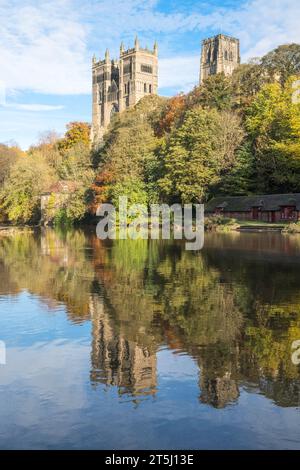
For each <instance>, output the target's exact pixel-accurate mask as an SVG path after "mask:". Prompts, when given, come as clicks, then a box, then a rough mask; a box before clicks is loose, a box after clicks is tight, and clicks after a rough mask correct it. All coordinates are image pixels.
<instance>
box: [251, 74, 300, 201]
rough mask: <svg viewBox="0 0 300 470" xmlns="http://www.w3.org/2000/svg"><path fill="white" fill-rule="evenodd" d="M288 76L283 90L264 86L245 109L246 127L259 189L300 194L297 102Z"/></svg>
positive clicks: (299, 118) (292, 80) (293, 78)
mask: <svg viewBox="0 0 300 470" xmlns="http://www.w3.org/2000/svg"><path fill="white" fill-rule="evenodd" d="M295 78H296V77H290V79H289V80H287V82H286V83H285V85H284V87H283V88H282V87H281V85H280V84H279V83H273V84H269V85H266V86H264V87H263V88H262V90H261V92H260V93H259V94H258V95H257V97H256V99H255V100H254V101H253V103H252V104H251V106H250V107H249V109H248V110H247V113H246V115H247V118H246V128H247V130H248V133H249V136H250V138H251V139H252V145H253V149H254V152H255V159H256V163H255V164H256V173H257V175H258V178H259V181H258V189H259V190H264V191H267V192H269V191H270V192H291V191H296V192H297V191H300V103H294V102H293V100H292V95H293V93H294V91H295V89H294V88H293V83H294V81H295Z"/></svg>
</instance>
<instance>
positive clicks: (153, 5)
mask: <svg viewBox="0 0 300 470" xmlns="http://www.w3.org/2000/svg"><path fill="white" fill-rule="evenodd" d="M299 19H300V2H299V0H247V1H238V0H223V1H221V0H210V1H205V0H203V1H202V0H89V1H87V0H46V1H43V0H38V1H35V0H0V142H4V143H12V142H16V143H17V144H19V145H20V146H21V147H22V148H24V149H26V148H28V147H29V146H30V145H31V144H34V143H36V142H37V141H38V140H39V138H40V136H41V135H42V134H43V133H45V132H47V131H50V130H51V131H52V130H55V131H56V132H58V133H60V134H62V133H63V132H64V130H65V125H66V124H67V123H68V122H70V121H75V120H80V121H89V122H90V121H91V58H92V56H93V54H94V53H95V54H96V56H97V58H100V57H101V58H103V57H104V53H105V49H106V48H107V47H108V48H109V49H110V54H111V57H112V58H113V57H114V58H117V57H118V52H119V46H120V43H121V41H123V42H124V44H125V46H127V45H130V46H131V47H132V46H133V42H134V38H135V36H136V34H137V35H138V36H139V39H140V43H141V46H142V47H144V46H146V45H147V46H149V47H152V46H153V43H154V41H155V40H157V41H158V45H159V94H161V95H164V96H172V95H174V94H176V93H178V92H180V91H184V92H186V91H188V90H190V89H192V88H193V86H194V85H195V84H197V82H198V80H199V67H200V50H201V41H202V40H203V39H204V38H206V37H210V36H212V35H215V34H218V33H223V34H229V35H231V36H235V37H237V38H239V39H240V41H241V56H242V62H246V61H247V60H248V59H250V58H252V57H258V56H262V55H264V54H265V53H266V52H268V51H270V50H272V49H273V48H275V47H276V46H278V45H279V44H287V43H291V42H298V43H300V26H299V25H300V20H299Z"/></svg>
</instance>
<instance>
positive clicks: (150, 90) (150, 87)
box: [149, 85, 152, 93]
mask: <svg viewBox="0 0 300 470" xmlns="http://www.w3.org/2000/svg"><path fill="white" fill-rule="evenodd" d="M149 93H152V85H149Z"/></svg>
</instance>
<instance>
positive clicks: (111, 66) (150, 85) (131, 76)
mask: <svg viewBox="0 0 300 470" xmlns="http://www.w3.org/2000/svg"><path fill="white" fill-rule="evenodd" d="M239 64H240V42H239V40H238V39H235V38H233V37H230V36H226V35H224V34H218V35H217V36H214V37H212V38H209V39H205V40H204V41H202V52H201V66H200V85H201V83H202V82H203V81H204V80H206V79H207V77H208V76H209V75H216V74H217V73H221V72H224V73H225V75H231V74H232V73H233V71H234V69H235V68H236V67H238V65H239ZM92 75H93V121H92V131H91V139H92V142H93V144H94V145H97V144H98V143H100V142H101V141H102V139H103V135H104V133H105V132H106V130H107V127H108V125H109V123H110V120H111V118H112V116H113V115H114V113H119V112H122V111H124V110H125V109H127V108H130V107H132V106H134V105H135V104H136V103H137V102H138V101H139V100H140V99H141V98H143V97H144V96H147V95H150V94H157V89H158V46H157V43H156V42H155V43H154V47H153V49H148V48H147V47H146V48H142V47H140V43H139V40H138V38H137V37H136V39H135V43H134V47H133V48H129V49H127V50H125V48H124V44H123V43H122V44H121V46H120V56H119V59H118V60H111V59H110V55H109V51H108V50H106V53H105V58H104V60H97V59H96V57H95V56H94V57H93V63H92Z"/></svg>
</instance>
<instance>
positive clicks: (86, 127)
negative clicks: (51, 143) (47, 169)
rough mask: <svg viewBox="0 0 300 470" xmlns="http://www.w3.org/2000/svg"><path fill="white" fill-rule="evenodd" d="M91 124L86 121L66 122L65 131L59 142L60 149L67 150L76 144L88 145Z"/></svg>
mask: <svg viewBox="0 0 300 470" xmlns="http://www.w3.org/2000/svg"><path fill="white" fill-rule="evenodd" d="M90 131H91V126H90V124H89V123H87V122H78V121H75V122H70V123H69V124H67V132H66V133H65V136H64V138H63V139H62V140H61V141H60V142H59V149H60V150H68V149H70V148H71V147H74V145H76V144H83V145H85V146H86V147H89V145H90Z"/></svg>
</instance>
